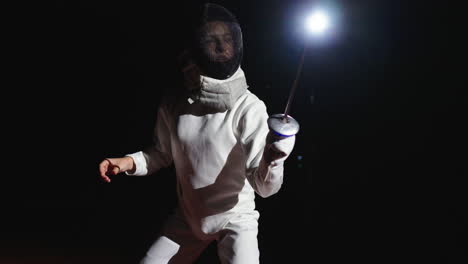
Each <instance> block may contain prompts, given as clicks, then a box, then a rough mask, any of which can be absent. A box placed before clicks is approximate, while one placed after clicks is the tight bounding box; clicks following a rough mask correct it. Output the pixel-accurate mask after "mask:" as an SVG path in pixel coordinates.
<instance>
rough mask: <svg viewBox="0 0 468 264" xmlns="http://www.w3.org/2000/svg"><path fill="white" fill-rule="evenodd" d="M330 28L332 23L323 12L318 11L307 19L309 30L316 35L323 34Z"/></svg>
mask: <svg viewBox="0 0 468 264" xmlns="http://www.w3.org/2000/svg"><path fill="white" fill-rule="evenodd" d="M329 26H330V21H329V19H328V16H327V15H326V14H325V13H323V12H321V11H316V12H314V13H312V14H311V15H310V16H309V17H307V19H306V27H307V30H308V31H309V32H311V33H314V34H321V33H323V32H325V31H326V30H327V29H328V27H329Z"/></svg>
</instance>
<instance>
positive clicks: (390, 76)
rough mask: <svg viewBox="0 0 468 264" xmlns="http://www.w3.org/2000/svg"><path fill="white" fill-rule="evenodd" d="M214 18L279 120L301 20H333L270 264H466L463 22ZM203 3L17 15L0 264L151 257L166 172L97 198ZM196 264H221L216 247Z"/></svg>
mask: <svg viewBox="0 0 468 264" xmlns="http://www.w3.org/2000/svg"><path fill="white" fill-rule="evenodd" d="M213 2H215V3H220V4H223V5H225V6H226V7H227V8H228V9H230V10H231V11H233V12H234V13H235V14H236V15H237V17H238V19H239V21H240V24H241V27H242V30H243V34H244V50H245V54H244V60H243V64H242V65H243V69H244V71H245V73H246V76H247V80H248V83H249V85H250V90H251V91H252V92H254V93H255V94H257V95H258V96H259V97H260V98H261V99H262V100H264V102H265V103H266V105H267V106H268V111H269V113H270V114H275V113H280V112H281V111H283V110H284V107H285V102H286V99H287V96H288V92H289V89H290V87H291V84H292V81H293V79H294V74H295V71H296V69H297V66H298V63H299V58H300V53H301V50H302V45H303V44H304V39H303V38H302V37H301V35H300V33H299V32H298V31H299V30H298V29H297V20H298V18H297V17H298V14H299V13H301V12H302V11H303V10H306V9H307V8H308V7H310V6H311V4H314V3H326V4H331V5H332V6H334V7H335V8H336V10H338V12H337V14H339V20H338V22H339V23H337V24H338V25H337V28H336V29H337V31H336V32H335V34H334V36H333V38H331V39H329V40H328V41H326V42H323V43H319V44H314V45H312V47H311V49H309V50H308V51H309V52H308V53H307V57H306V61H305V64H304V69H303V72H302V75H301V79H300V82H299V87H298V90H297V94H296V97H295V99H294V104H293V107H292V111H291V115H292V116H294V117H295V118H296V119H297V120H298V121H299V122H300V124H301V130H300V132H299V134H298V135H297V141H296V146H295V149H294V151H293V153H292V154H291V156H290V158H289V159H288V161H287V163H286V167H285V181H284V184H283V187H282V189H281V190H280V192H279V193H277V194H276V195H274V196H272V197H270V198H267V199H262V198H260V197H258V198H257V207H258V210H259V211H260V213H261V218H260V227H259V228H260V230H259V245H260V250H261V262H262V263H285V262H293V263H338V262H342V261H347V262H351V261H353V262H354V261H356V262H359V263H383V262H387V261H391V262H393V263H394V262H399V263H401V262H405V263H406V262H412V263H414V262H416V263H421V262H423V261H424V262H426V263H427V262H432V263H466V260H467V252H466V249H467V248H468V243H467V236H466V235H467V231H466V229H467V217H468V215H467V210H466V208H467V206H466V202H465V200H467V194H466V180H465V177H466V148H465V146H466V142H465V139H464V136H465V134H466V132H465V131H464V130H463V127H464V123H466V122H465V121H463V120H466V119H465V115H464V114H463V112H462V104H463V103H464V102H466V99H465V98H464V97H463V95H462V93H461V88H462V87H463V86H462V84H461V77H462V74H463V69H464V64H463V62H464V61H463V59H462V58H463V57H462V49H461V47H462V45H461V43H460V42H459V40H458V36H460V35H461V34H462V33H461V32H463V31H459V30H458V29H457V28H456V27H455V26H456V25H463V16H459V15H455V13H452V12H455V11H456V10H457V9H459V8H460V7H457V6H448V5H444V4H443V3H441V2H440V1H439V2H435V1H434V2H431V1H373V0H361V1H359V0H349V1H321V2H319V1H299V0H297V1H273V0H270V1H266V0H265V1H258V0H256V1H213ZM408 2H409V3H408ZM196 3H197V2H196V1H171V2H159V1H141V2H137V1H55V2H49V3H48V4H43V3H35V4H26V3H23V4H22V5H20V6H19V7H18V8H17V9H15V10H14V11H15V12H12V14H13V15H12V16H11V19H8V22H7V23H6V24H5V25H4V26H5V31H6V32H8V33H11V35H10V34H9V35H6V34H4V36H6V37H5V40H4V42H5V43H7V44H10V45H9V46H8V48H5V49H4V52H5V54H6V55H8V56H9V57H11V60H8V61H7V62H6V66H7V70H5V71H4V75H5V77H7V78H4V79H5V80H7V79H11V81H10V82H5V86H4V91H7V92H4V96H3V97H2V98H3V99H4V104H3V105H4V108H5V109H4V111H3V113H4V115H5V118H4V122H5V124H6V125H5V126H4V128H3V131H4V135H5V136H4V141H5V144H4V145H5V146H6V145H8V146H9V147H10V148H5V153H4V156H6V157H7V159H6V161H7V162H5V164H3V165H4V173H3V177H2V178H3V180H2V184H1V186H2V190H1V191H2V192H1V193H2V197H1V198H2V199H1V201H2V211H1V221H2V225H1V232H0V234H1V235H0V245H1V247H0V253H1V254H0V263H1V264H4V263H9V264H10V263H13V264H19V263H21V264H22V263H137V262H138V260H139V259H140V258H141V257H142V256H143V254H144V253H145V251H146V249H147V247H148V246H149V245H150V244H151V242H152V241H153V240H154V239H155V238H156V236H157V232H158V230H159V228H160V226H161V224H162V223H163V221H164V219H165V217H166V215H167V214H168V213H170V212H171V211H172V209H173V207H174V206H175V204H176V196H175V181H174V174H173V173H174V172H173V169H172V168H167V169H164V170H162V171H161V172H160V173H158V174H155V175H151V176H147V177H123V176H117V177H114V179H113V182H112V183H111V184H105V183H103V182H100V181H99V178H98V173H97V172H98V164H99V162H100V161H101V160H102V159H103V158H105V157H118V156H121V155H124V154H126V153H132V152H136V151H138V150H140V149H141V148H142V147H143V146H145V145H146V144H149V142H150V140H151V133H152V128H153V126H154V122H155V111H156V108H157V105H158V103H159V100H160V98H161V96H162V95H163V94H164V93H165V92H167V91H170V90H171V89H172V87H173V86H174V83H176V82H177V78H178V77H180V75H179V73H178V72H177V68H176V63H175V58H176V56H177V54H178V53H179V52H180V51H181V48H182V47H183V45H184V43H183V39H184V36H185V35H184V34H185V25H186V21H187V16H188V14H190V11H191V9H192V8H193V7H194V5H195V4H196ZM311 96H314V102H313V104H312V101H311ZM5 106H8V107H5ZM199 262H200V263H217V262H216V250H215V247H214V246H212V247H210V248H209V249H208V250H207V251H206V252H205V253H204V255H203V256H202V257H201V259H200V261H199Z"/></svg>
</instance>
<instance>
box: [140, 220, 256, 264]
mask: <svg viewBox="0 0 468 264" xmlns="http://www.w3.org/2000/svg"><path fill="white" fill-rule="evenodd" d="M257 233H258V222H257V219H255V218H251V217H247V218H246V217H242V216H239V217H235V219H233V220H231V221H230V222H229V223H228V224H227V225H226V227H225V228H224V229H223V230H221V231H219V232H218V233H216V234H213V235H208V236H207V237H206V239H204V240H201V239H200V238H198V237H196V236H195V235H194V234H193V233H192V231H191V230H190V228H189V227H188V225H187V224H186V223H185V222H184V221H183V219H181V218H179V217H171V218H169V220H168V221H167V224H166V225H165V227H164V229H163V235H162V236H160V237H159V238H158V239H157V240H156V241H155V242H154V244H153V245H152V246H151V247H150V249H149V250H148V251H147V253H146V256H145V257H144V258H143V260H142V261H141V264H166V263H171V264H173V263H175V264H179V263H180V264H189V263H193V262H195V261H196V260H197V258H198V257H199V256H200V255H201V253H202V252H203V250H205V249H206V247H207V246H208V245H209V244H210V243H211V242H213V241H215V240H216V241H217V247H218V256H219V258H220V261H221V263H223V264H258V263H259V259H260V253H259V251H258V242H257Z"/></svg>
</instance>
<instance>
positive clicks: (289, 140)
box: [263, 131, 296, 166]
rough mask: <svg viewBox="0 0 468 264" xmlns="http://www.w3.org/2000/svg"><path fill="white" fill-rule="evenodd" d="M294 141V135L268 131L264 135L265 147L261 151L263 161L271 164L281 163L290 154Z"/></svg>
mask: <svg viewBox="0 0 468 264" xmlns="http://www.w3.org/2000/svg"><path fill="white" fill-rule="evenodd" d="M295 142H296V136H295V135H294V136H290V137H281V136H278V135H276V134H275V133H274V132H272V131H270V132H269V133H268V135H267V137H266V144H265V149H264V151H263V159H264V161H265V162H266V163H267V164H271V165H273V166H276V165H279V164H281V163H283V162H284V160H286V159H287V158H288V156H289V155H290V154H291V152H292V150H293V148H294V144H295Z"/></svg>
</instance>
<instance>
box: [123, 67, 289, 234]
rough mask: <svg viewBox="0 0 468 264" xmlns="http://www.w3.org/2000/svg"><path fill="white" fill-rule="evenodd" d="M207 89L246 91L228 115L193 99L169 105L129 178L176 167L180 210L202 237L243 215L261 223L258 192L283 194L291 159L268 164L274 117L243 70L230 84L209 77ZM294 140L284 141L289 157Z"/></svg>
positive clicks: (160, 112) (163, 107)
mask: <svg viewBox="0 0 468 264" xmlns="http://www.w3.org/2000/svg"><path fill="white" fill-rule="evenodd" d="M202 85H211V86H213V85H214V86H215V87H216V86H217V85H219V86H224V88H226V87H228V88H229V89H241V88H244V90H245V92H244V93H243V94H241V95H240V96H239V97H238V98H237V100H236V101H235V103H234V104H233V105H232V108H231V109H229V110H226V111H224V112H216V111H212V112H210V111H205V110H204V108H203V105H200V104H197V103H196V102H195V103H193V101H190V100H188V101H187V100H179V101H177V102H175V103H174V102H170V101H168V100H166V101H163V102H162V103H161V106H160V107H159V109H158V116H157V121H156V126H155V133H154V144H153V145H152V146H151V147H150V148H147V149H145V150H143V151H139V152H136V153H132V154H128V155H127V156H130V157H132V158H133V159H134V162H135V166H136V170H135V172H134V173H133V174H130V173H127V174H128V175H136V176H144V175H148V174H152V173H155V172H156V171H158V170H159V169H161V168H163V167H167V166H170V165H171V164H172V163H174V166H175V170H176V175H177V195H178V199H179V209H180V211H181V212H182V214H183V216H184V218H185V220H186V221H187V223H188V224H189V225H190V227H191V228H192V230H193V232H194V233H195V234H198V235H200V236H203V235H204V234H212V233H215V232H217V231H219V230H221V229H222V228H223V227H224V226H225V225H226V224H227V223H228V222H229V220H230V219H232V218H233V217H239V215H248V216H253V217H254V218H255V219H258V216H259V214H258V212H257V211H256V210H255V201H254V198H255V192H256V193H257V194H258V195H260V196H261V197H268V196H270V195H272V194H275V193H276V192H278V190H279V189H280V187H281V184H282V182H283V164H284V162H283V161H284V160H285V159H286V158H287V157H284V158H282V159H281V160H278V161H277V162H275V163H274V164H266V162H264V161H263V159H262V156H263V152H264V148H265V139H266V136H267V134H268V132H269V129H268V125H267V119H268V114H267V110H266V106H265V104H264V103H263V101H261V100H260V99H259V98H258V97H257V96H255V95H254V94H252V93H251V92H250V91H249V90H248V89H247V83H246V79H245V76H244V73H243V71H242V70H241V69H240V68H239V70H238V71H237V72H236V73H235V74H234V75H233V76H232V77H230V78H229V79H226V80H216V79H210V78H207V77H205V78H204V79H203V82H202ZM294 140H295V138H294V137H290V138H287V140H281V141H284V143H285V144H286V145H287V146H286V147H283V149H282V150H283V151H284V152H286V153H287V155H289V154H290V152H291V151H292V147H293V145H294Z"/></svg>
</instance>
